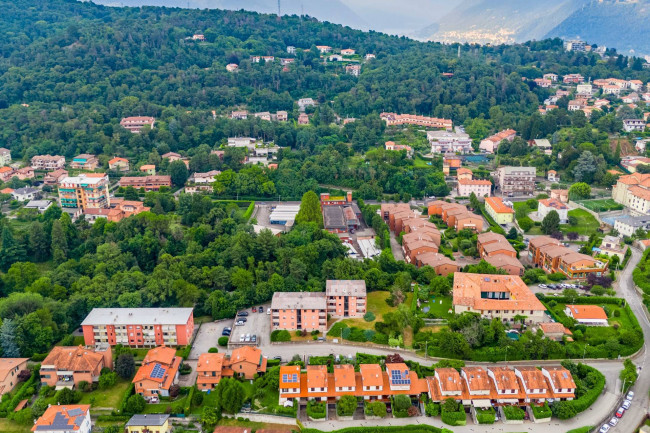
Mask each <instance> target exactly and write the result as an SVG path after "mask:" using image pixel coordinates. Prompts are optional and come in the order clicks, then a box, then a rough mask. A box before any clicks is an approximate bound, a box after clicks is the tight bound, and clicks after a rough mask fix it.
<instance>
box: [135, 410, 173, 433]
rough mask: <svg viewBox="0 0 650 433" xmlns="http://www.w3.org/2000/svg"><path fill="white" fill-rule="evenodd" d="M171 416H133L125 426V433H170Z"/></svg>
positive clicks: (156, 414)
mask: <svg viewBox="0 0 650 433" xmlns="http://www.w3.org/2000/svg"><path fill="white" fill-rule="evenodd" d="M169 431H171V430H170V427H169V415H167V414H160V413H150V414H144V415H133V416H132V417H131V419H129V421H128V422H127V423H126V425H125V426H124V433H168V432H169Z"/></svg>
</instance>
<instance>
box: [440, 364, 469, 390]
mask: <svg viewBox="0 0 650 433" xmlns="http://www.w3.org/2000/svg"><path fill="white" fill-rule="evenodd" d="M436 375H437V377H438V380H439V382H438V383H439V384H440V389H441V390H442V391H443V392H458V391H462V390H463V383H462V381H461V379H460V374H458V371H457V370H456V369H455V368H436Z"/></svg>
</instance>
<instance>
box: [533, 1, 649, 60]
mask: <svg viewBox="0 0 650 433" xmlns="http://www.w3.org/2000/svg"><path fill="white" fill-rule="evenodd" d="M649 19H650V0H636V1H603V0H600V1H592V2H590V3H588V4H586V5H584V6H583V7H581V8H579V9H578V10H576V11H574V12H573V13H572V14H571V15H570V16H568V17H567V18H566V19H565V20H564V21H562V22H561V23H559V24H558V25H557V26H555V27H554V28H553V29H552V30H550V31H549V32H548V33H547V34H546V36H548V37H556V36H557V37H561V38H568V39H571V38H580V39H582V40H585V41H588V42H591V43H596V44H598V45H604V46H607V47H611V48H616V49H617V50H618V52H619V53H621V54H637V55H638V54H650V26H648V20H649Z"/></svg>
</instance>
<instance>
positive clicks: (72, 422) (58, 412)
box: [32, 404, 90, 431]
mask: <svg viewBox="0 0 650 433" xmlns="http://www.w3.org/2000/svg"><path fill="white" fill-rule="evenodd" d="M89 410H90V405H89V404H79V405H65V406H63V405H61V406H59V405H51V406H49V407H48V408H47V409H46V410H45V413H44V414H43V416H41V417H40V418H39V419H38V420H37V421H36V422H35V423H34V425H33V426H32V431H37V430H55V429H56V430H61V431H78V430H79V428H80V426H81V423H82V422H83V420H84V418H85V417H86V415H87V414H88V411H89ZM48 427H51V428H49V429H48Z"/></svg>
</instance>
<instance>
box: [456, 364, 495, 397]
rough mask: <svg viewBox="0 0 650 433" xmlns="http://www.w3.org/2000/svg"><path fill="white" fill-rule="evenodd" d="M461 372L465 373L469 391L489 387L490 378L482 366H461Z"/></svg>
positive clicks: (482, 389)
mask: <svg viewBox="0 0 650 433" xmlns="http://www.w3.org/2000/svg"><path fill="white" fill-rule="evenodd" d="M462 372H463V373H464V375H465V380H466V382H467V387H468V389H469V391H485V390H486V389H488V390H489V389H490V380H489V379H488V375H487V371H485V370H483V367H463V368H462Z"/></svg>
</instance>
